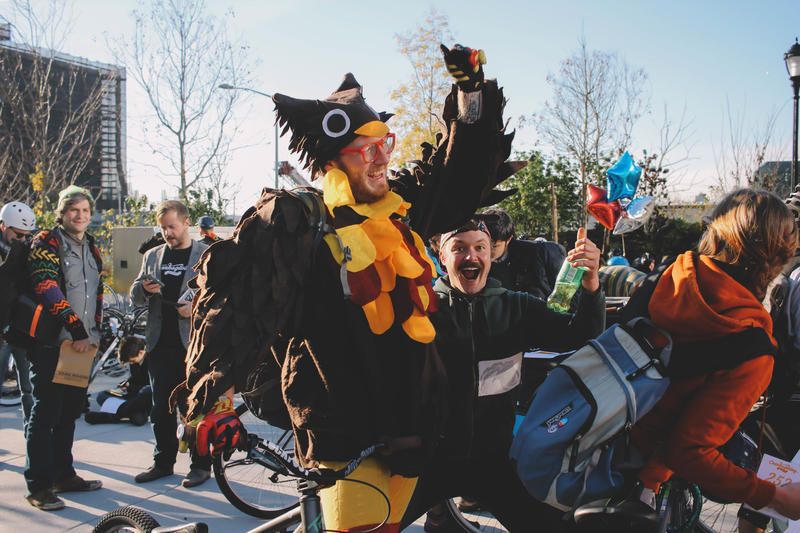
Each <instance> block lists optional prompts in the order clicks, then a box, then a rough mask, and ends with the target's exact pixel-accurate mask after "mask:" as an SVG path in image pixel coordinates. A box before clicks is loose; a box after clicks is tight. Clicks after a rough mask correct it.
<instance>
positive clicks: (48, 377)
mask: <svg viewBox="0 0 800 533" xmlns="http://www.w3.org/2000/svg"><path fill="white" fill-rule="evenodd" d="M58 352H59V349H58V347H55V346H46V347H37V348H35V349H34V350H32V351H31V352H30V354H29V358H30V362H31V384H32V385H33V409H32V410H31V418H30V421H29V422H28V434H27V439H26V445H27V452H28V457H27V463H26V466H25V482H26V483H27V485H28V492H29V493H31V494H32V493H34V492H38V491H40V490H43V489H49V488H51V487H52V485H53V482H58V481H63V480H66V479H69V478H71V477H72V476H74V475H75V470H74V469H73V468H72V441H73V438H74V436H75V420H76V419H77V418H78V417H79V416H80V415H81V413H82V412H83V408H84V406H85V405H86V389H85V388H79V387H71V386H69V385H61V384H55V383H53V375H55V371H56V364H57V363H58Z"/></svg>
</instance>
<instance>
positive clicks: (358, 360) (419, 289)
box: [186, 47, 525, 476]
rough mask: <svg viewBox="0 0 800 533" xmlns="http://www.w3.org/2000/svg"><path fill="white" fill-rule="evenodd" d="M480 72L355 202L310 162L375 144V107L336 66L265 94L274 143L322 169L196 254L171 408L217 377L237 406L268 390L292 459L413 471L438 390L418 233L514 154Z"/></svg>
mask: <svg viewBox="0 0 800 533" xmlns="http://www.w3.org/2000/svg"><path fill="white" fill-rule="evenodd" d="M443 50H446V49H445V48H444V47H443ZM466 50H469V49H466ZM445 56H446V57H447V52H446V53H445ZM478 66H479V65H478ZM477 68H478V67H476V69H477ZM476 72H477V70H476ZM480 74H481V75H480V79H479V80H478V82H476V83H475V84H474V85H473V86H471V87H470V89H471V90H469V91H465V90H464V84H463V83H461V82H459V84H458V85H453V87H452V90H451V92H450V94H449V95H448V96H447V98H446V101H445V104H444V110H443V113H442V120H443V124H444V125H445V126H446V127H443V131H442V133H441V134H440V135H439V136H438V138H437V143H436V146H432V145H430V144H424V145H423V146H422V157H421V159H420V160H418V161H414V162H412V165H411V167H410V168H408V169H404V170H402V171H399V172H395V173H394V175H393V176H392V177H391V179H390V185H391V189H392V191H391V192H388V193H387V194H386V195H385V196H384V197H383V198H381V199H380V200H378V201H376V202H372V203H369V204H364V203H357V202H356V200H355V199H354V197H353V194H352V191H351V189H350V185H349V183H348V177H347V175H346V174H345V173H344V172H343V171H341V170H338V169H336V168H333V169H330V167H328V168H329V169H328V170H327V172H326V163H328V162H329V161H332V160H334V159H336V158H337V157H338V154H339V153H340V151H341V150H342V149H343V148H344V147H346V146H347V145H348V144H350V143H351V142H352V141H353V140H354V139H356V137H357V136H359V135H363V136H367V137H382V138H384V140H385V139H386V137H385V136H386V135H387V134H388V133H389V129H388V127H387V126H386V121H387V120H388V119H389V118H390V117H391V115H390V114H386V113H377V112H375V111H374V110H373V109H372V108H371V107H369V106H368V105H367V103H366V101H365V100H364V97H363V93H362V88H361V86H360V85H359V84H358V82H357V81H356V79H355V78H354V77H353V75H352V74H347V75H346V76H345V78H344V81H343V82H342V84H341V86H340V87H339V88H338V89H336V91H335V92H334V93H333V94H331V95H330V96H329V97H328V98H326V99H325V100H302V99H296V98H291V97H288V96H285V95H282V94H276V95H275V96H274V97H273V101H274V103H275V110H276V113H277V120H278V122H279V124H280V125H281V126H282V127H283V134H286V133H287V132H290V133H291V139H290V144H289V148H290V150H292V151H293V152H295V153H298V154H299V156H300V158H301V160H302V161H303V163H304V165H305V168H306V169H309V170H310V171H311V172H312V174H313V175H314V176H315V177H316V176H318V175H322V174H324V177H323V179H322V191H321V192H320V191H318V190H316V189H304V190H294V191H287V190H274V189H264V191H263V192H262V195H261V197H260V199H259V200H258V202H257V203H256V205H255V206H254V207H251V208H250V209H249V210H248V211H247V212H246V213H245V214H244V216H243V217H242V219H241V221H240V222H239V224H238V225H237V227H236V230H235V232H234V234H233V237H232V238H230V239H227V240H224V241H220V242H217V243H215V244H214V245H213V246H211V247H210V248H209V249H208V250H207V251H206V252H205V253H204V254H203V257H202V258H201V260H200V263H199V265H198V267H197V268H198V274H199V275H198V277H197V279H196V285H197V287H198V289H199V291H198V295H197V297H196V298H195V300H194V310H193V319H192V334H191V341H190V344H189V347H188V353H187V381H186V387H187V388H188V392H189V412H188V416H187V418H189V419H191V418H192V417H195V416H197V415H199V414H202V413H205V412H207V411H208V410H209V409H210V408H211V407H212V405H213V404H214V402H215V401H216V400H217V398H218V397H220V395H223V394H224V393H225V391H227V390H228V389H230V388H231V387H233V388H234V389H235V390H236V391H237V392H241V393H243V396H244V397H245V400H246V401H248V398H252V397H253V396H254V394H252V393H253V391H254V390H255V389H257V390H258V392H259V393H260V394H261V395H262V397H263V396H264V395H265V394H266V395H269V391H271V393H272V398H273V399H275V398H279V396H278V395H277V393H278V392H277V391H280V394H281V397H282V399H283V402H280V401H278V402H277V403H279V404H281V405H280V406H279V409H277V411H279V413H272V414H271V416H272V419H271V420H270V421H271V422H272V423H279V422H276V420H277V419H279V418H281V416H280V413H284V414H285V413H286V412H287V411H288V418H287V419H286V420H283V422H289V423H290V424H291V427H292V428H293V430H294V433H295V439H296V444H295V451H296V454H297V457H298V459H299V461H300V463H301V464H303V465H304V466H306V467H310V466H317V465H319V463H320V461H323V462H331V461H348V460H351V459H352V458H353V457H355V456H356V455H357V454H358V453H359V452H361V450H363V449H364V448H366V447H368V446H370V445H372V444H375V443H384V444H386V449H385V450H384V451H385V454H384V456H383V457H382V460H383V461H385V464H386V465H387V466H388V468H389V470H390V471H391V473H392V474H398V475H402V476H417V475H418V474H419V472H420V469H421V467H422V466H423V465H424V463H425V461H426V460H427V459H429V458H430V456H431V454H432V451H433V448H434V446H435V444H436V441H437V440H438V435H439V433H440V429H441V427H442V423H443V420H444V418H445V417H446V413H445V412H444V411H445V405H446V394H447V390H446V387H447V385H446V378H445V375H444V372H443V368H442V365H441V362H440V359H439V357H438V355H437V353H436V348H435V345H434V343H433V340H434V338H435V335H436V332H435V330H434V328H433V325H432V324H431V322H430V320H429V318H428V313H430V312H432V311H434V310H435V306H436V298H435V296H434V293H433V290H432V274H433V272H434V268H433V265H432V264H431V262H430V260H429V259H428V257H427V255H426V252H425V246H424V242H426V240H427V238H428V237H429V236H431V235H434V234H436V233H441V232H445V231H448V230H452V229H454V228H456V227H458V226H459V225H461V224H463V223H464V222H465V221H467V220H469V218H470V217H471V216H472V215H473V213H474V212H475V210H476V209H477V208H479V207H481V206H486V205H491V204H494V203H496V202H497V201H499V200H501V199H502V198H504V197H506V196H508V195H509V194H512V193H513V192H514V190H495V189H494V187H495V186H496V185H497V184H498V183H500V182H501V181H502V180H504V179H505V178H507V177H509V176H510V175H512V174H513V173H514V172H516V171H517V170H519V169H520V168H522V167H523V166H524V164H525V163H518V162H506V159H507V158H508V157H509V155H510V151H511V141H512V139H513V133H506V132H505V126H504V122H503V118H502V113H503V107H504V104H505V99H504V98H503V92H502V89H500V88H499V87H498V85H497V82H496V81H495V80H483V76H482V69H481V71H480ZM320 199H321V202H320V201H319V200H320ZM412 228H413V230H412ZM265 391H266V392H265ZM248 393H250V394H248ZM251 401H252V400H251ZM255 403H257V402H255ZM261 405H262V406H263V404H261ZM254 407H255V406H254ZM256 409H257V407H256ZM267 409H269V408H267ZM267 418H268V419H269V416H268V417H267ZM287 426H288V424H287Z"/></svg>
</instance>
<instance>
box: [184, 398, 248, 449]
mask: <svg viewBox="0 0 800 533" xmlns="http://www.w3.org/2000/svg"><path fill="white" fill-rule="evenodd" d="M246 440H247V432H246V431H245V429H244V426H243V425H242V422H241V420H239V416H238V415H237V414H236V411H235V410H234V408H233V401H231V399H230V398H225V399H221V400H218V401H217V403H215V404H214V407H212V408H211V411H209V412H208V413H207V414H206V415H204V416H203V419H202V420H201V421H200V423H199V424H197V432H196V442H195V448H196V449H197V453H198V454H200V455H201V456H206V455H209V454H211V455H218V454H220V453H224V452H228V451H232V450H234V449H237V448H239V447H241V446H242V445H243V444H244V443H245V442H246Z"/></svg>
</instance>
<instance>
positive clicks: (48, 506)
mask: <svg viewBox="0 0 800 533" xmlns="http://www.w3.org/2000/svg"><path fill="white" fill-rule="evenodd" d="M25 499H26V500H28V503H29V504H31V505H33V506H34V507H36V508H37V509H41V510H42V511H58V510H59V509H63V508H64V500H62V499H61V498H59V497H58V496H56V495H55V494H53V491H52V490H48V489H44V490H40V491H38V492H34V493H33V494H29V495H28V496H25Z"/></svg>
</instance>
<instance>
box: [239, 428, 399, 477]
mask: <svg viewBox="0 0 800 533" xmlns="http://www.w3.org/2000/svg"><path fill="white" fill-rule="evenodd" d="M251 438H252V442H251V447H250V451H249V453H248V455H251V456H252V455H253V453H256V454H265V455H267V456H269V458H271V459H273V460H274V462H273V461H269V459H267V460H266V462H267V463H268V464H267V466H268V467H269V468H271V469H273V470H276V471H278V470H281V471H280V472H278V473H281V474H284V475H292V476H295V477H299V478H302V479H306V480H309V481H315V482H317V483H321V484H333V483H335V482H336V481H339V480H341V479H344V478H346V477H347V476H349V475H350V474H352V473H353V472H354V471H355V469H356V468H358V467H359V465H361V463H362V462H363V461H364V460H365V459H367V458H368V457H370V456H372V455H373V454H375V452H376V451H378V450H379V449H381V448H383V447H384V446H385V445H384V444H373V445H372V446H368V447H367V448H364V450H362V451H361V453H359V454H358V456H356V458H355V459H353V460H352V461H350V462H349V463H347V465H345V466H344V467H343V468H341V469H340V470H331V469H328V468H310V469H309V468H304V467H302V466H300V464H298V463H297V461H296V460H295V458H294V457H292V456H291V455H290V454H289V452H287V451H286V450H284V449H283V448H281V447H280V446H278V445H277V444H275V443H273V442H270V441H265V440H262V439H261V438H259V437H258V436H255V435H253V436H251ZM256 459H258V458H256ZM276 466H277V467H278V468H275V467H276Z"/></svg>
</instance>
